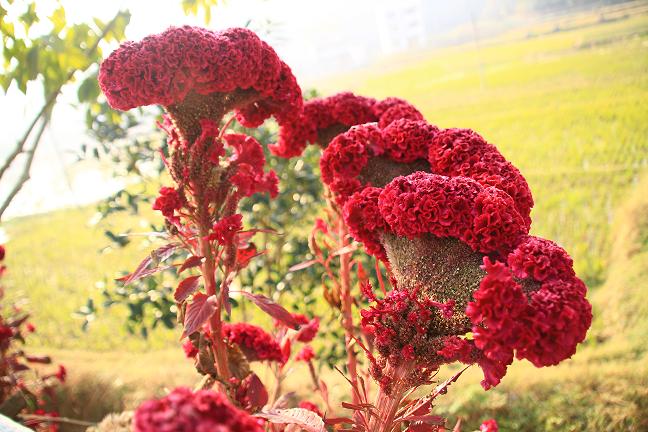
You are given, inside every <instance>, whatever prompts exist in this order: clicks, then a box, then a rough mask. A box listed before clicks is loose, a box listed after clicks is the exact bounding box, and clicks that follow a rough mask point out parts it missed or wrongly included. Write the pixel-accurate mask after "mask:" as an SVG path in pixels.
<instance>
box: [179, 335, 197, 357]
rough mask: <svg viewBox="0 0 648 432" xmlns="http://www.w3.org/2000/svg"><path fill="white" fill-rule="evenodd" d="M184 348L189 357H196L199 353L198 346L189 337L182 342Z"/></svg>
mask: <svg viewBox="0 0 648 432" xmlns="http://www.w3.org/2000/svg"><path fill="white" fill-rule="evenodd" d="M182 349H183V351H184V353H185V356H187V358H195V357H196V356H197V355H198V348H196V347H195V346H194V344H193V342H191V341H190V340H189V339H187V340H186V341H185V342H184V343H183V344H182Z"/></svg>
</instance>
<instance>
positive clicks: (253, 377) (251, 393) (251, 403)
mask: <svg viewBox="0 0 648 432" xmlns="http://www.w3.org/2000/svg"><path fill="white" fill-rule="evenodd" d="M239 391H240V392H242V394H240V396H239V395H238V393H237V399H239V402H241V404H242V405H243V406H244V407H245V408H246V409H247V410H249V411H256V410H258V409H260V408H261V407H263V406H264V405H265V404H267V403H268V391H267V390H266V388H265V386H264V385H263V383H262V382H261V380H260V379H259V377H258V376H257V374H255V373H254V372H252V373H251V374H250V375H248V376H247V377H245V379H244V380H243V381H242V382H241V386H240V387H239Z"/></svg>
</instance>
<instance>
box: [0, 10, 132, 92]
mask: <svg viewBox="0 0 648 432" xmlns="http://www.w3.org/2000/svg"><path fill="white" fill-rule="evenodd" d="M16 15H17V16H18V18H17V20H14V21H12V19H11V17H12V16H16ZM129 20H130V14H129V13H128V12H127V11H124V12H119V13H118V14H117V15H116V16H115V18H114V19H113V20H111V21H110V22H109V23H103V22H101V21H100V20H95V21H94V23H93V25H89V24H85V23H81V24H69V23H68V22H67V21H66V16H65V9H63V7H62V6H59V7H58V8H57V9H56V10H55V11H54V12H53V13H52V15H50V16H49V17H43V13H42V12H41V11H40V9H39V8H38V7H37V5H36V2H29V3H27V4H25V3H18V2H16V3H13V2H7V1H6V0H5V1H4V2H0V32H1V37H2V56H3V60H4V67H3V72H2V74H0V86H1V87H2V88H3V90H4V91H5V92H6V91H7V90H8V88H9V86H10V85H11V84H12V83H15V84H16V86H17V87H18V89H20V91H22V92H23V93H26V92H27V83H29V82H31V81H35V80H37V79H40V81H41V83H42V86H43V92H44V96H45V98H46V99H47V98H49V97H50V96H51V95H52V94H53V93H58V91H59V89H60V88H61V87H62V86H63V85H65V84H67V83H68V82H70V81H71V80H72V79H73V75H74V73H75V72H76V71H85V70H86V69H88V68H89V67H90V66H92V65H95V64H97V62H98V61H99V60H100V59H101V58H103V55H102V52H101V48H100V47H99V46H98V44H99V42H100V41H102V40H103V41H106V42H111V41H117V40H122V39H123V38H124V31H125V29H126V26H127V25H128V22H129ZM41 21H46V22H47V24H48V25H47V26H46V27H45V28H47V29H48V30H46V31H44V32H43V31H41V30H40V29H39V31H38V32H37V31H36V30H34V29H33V26H34V24H36V23H38V22H41ZM16 24H18V25H20V26H21V27H22V29H20V30H19V31H17V30H16ZM85 91H87V90H85Z"/></svg>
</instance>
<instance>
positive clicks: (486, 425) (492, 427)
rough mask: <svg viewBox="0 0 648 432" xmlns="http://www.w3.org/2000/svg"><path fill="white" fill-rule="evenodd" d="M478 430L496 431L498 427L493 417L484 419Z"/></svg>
mask: <svg viewBox="0 0 648 432" xmlns="http://www.w3.org/2000/svg"><path fill="white" fill-rule="evenodd" d="M479 431H480V432H498V431H499V427H498V426H497V422H496V421H495V419H490V420H486V421H485V422H483V423H482V424H481V426H479Z"/></svg>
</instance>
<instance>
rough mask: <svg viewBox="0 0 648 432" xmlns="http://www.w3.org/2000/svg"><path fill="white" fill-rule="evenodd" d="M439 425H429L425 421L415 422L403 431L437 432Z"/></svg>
mask: <svg viewBox="0 0 648 432" xmlns="http://www.w3.org/2000/svg"><path fill="white" fill-rule="evenodd" d="M438 426H439V425H430V424H425V423H417V424H413V425H410V426H409V427H408V428H407V429H405V432H437V431H438V430H439V428H438Z"/></svg>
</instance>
